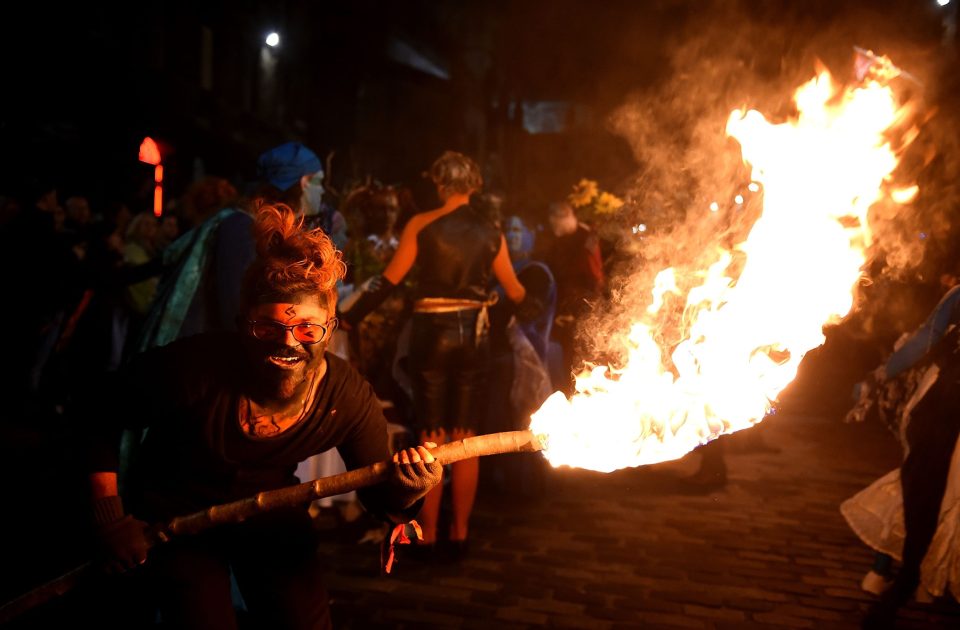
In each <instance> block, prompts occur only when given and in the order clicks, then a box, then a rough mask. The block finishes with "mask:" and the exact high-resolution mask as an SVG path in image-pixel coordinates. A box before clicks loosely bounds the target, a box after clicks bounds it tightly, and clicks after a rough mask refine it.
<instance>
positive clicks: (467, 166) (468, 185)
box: [430, 151, 483, 202]
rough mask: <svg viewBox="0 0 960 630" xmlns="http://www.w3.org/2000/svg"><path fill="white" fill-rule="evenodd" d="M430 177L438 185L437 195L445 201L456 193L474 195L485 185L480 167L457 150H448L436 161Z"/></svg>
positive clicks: (431, 168)
mask: <svg viewBox="0 0 960 630" xmlns="http://www.w3.org/2000/svg"><path fill="white" fill-rule="evenodd" d="M430 179H431V180H432V181H433V184H434V186H436V187H437V196H439V197H440V200H441V201H444V202H445V201H446V200H447V199H449V198H450V197H452V196H454V195H472V194H473V193H475V192H477V191H478V190H480V189H481V188H482V187H483V177H482V176H481V175H480V167H479V166H478V165H477V163H476V162H474V161H473V160H472V159H470V158H469V157H467V156H466V155H464V154H462V153H457V152H456V151H446V152H445V153H444V154H443V155H441V156H440V157H439V158H437V159H436V161H434V163H433V165H432V166H431V167H430Z"/></svg>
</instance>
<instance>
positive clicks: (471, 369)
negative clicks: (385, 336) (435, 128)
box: [342, 151, 542, 560]
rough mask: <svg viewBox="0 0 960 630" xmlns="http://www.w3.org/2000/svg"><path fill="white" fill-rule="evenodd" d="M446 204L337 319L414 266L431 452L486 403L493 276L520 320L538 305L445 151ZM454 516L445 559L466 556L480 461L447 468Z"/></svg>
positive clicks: (427, 531) (476, 172)
mask: <svg viewBox="0 0 960 630" xmlns="http://www.w3.org/2000/svg"><path fill="white" fill-rule="evenodd" d="M430 176H431V178H432V179H433V182H434V184H435V185H436V186H437V196H438V197H439V198H440V199H441V200H442V201H443V205H442V206H441V207H439V208H437V209H436V210H430V211H429V212H423V213H421V214H418V215H416V216H414V217H413V218H412V219H410V222H409V223H407V225H406V227H404V229H403V234H402V235H401V236H400V245H399V247H398V248H397V252H396V254H394V256H393V258H392V259H391V260H390V264H388V265H387V268H386V269H385V270H384V272H383V275H382V276H380V277H379V278H378V281H377V282H374V283H371V286H370V287H369V288H368V289H367V290H366V291H365V292H364V294H363V295H362V296H361V297H360V298H359V299H358V300H357V302H356V303H355V304H354V305H353V307H352V308H350V309H349V310H348V311H347V312H346V313H345V314H344V316H343V317H342V319H343V320H344V321H345V322H346V324H347V325H349V326H353V325H356V324H357V323H358V322H360V321H361V320H362V319H363V318H364V317H365V316H366V315H367V313H369V312H370V311H371V310H373V309H374V308H376V306H377V305H378V304H379V303H380V302H382V301H383V300H384V299H385V298H386V297H387V296H388V295H389V294H390V292H391V291H393V289H394V287H395V286H396V285H398V284H399V283H400V282H401V281H402V280H403V278H404V277H405V276H406V275H407V273H408V272H409V271H410V269H411V268H412V267H413V266H414V264H416V265H417V266H418V267H419V270H420V275H419V284H418V286H417V294H416V301H415V303H414V309H413V310H414V315H413V326H412V331H411V340H410V362H411V371H412V373H413V396H414V401H413V404H414V409H415V411H416V416H417V418H416V421H417V425H418V427H417V428H418V429H419V431H420V435H421V439H422V440H430V441H432V442H436V443H438V444H443V443H445V442H448V441H454V440H459V439H463V438H466V437H470V436H473V435H476V433H477V431H478V429H479V424H480V417H481V416H482V414H483V409H484V406H483V405H484V401H485V398H486V396H487V392H486V384H487V371H488V364H489V342H488V335H487V328H488V325H487V322H488V320H487V307H488V306H489V305H490V304H491V301H490V295H489V292H490V278H491V276H495V277H496V278H497V280H498V281H499V282H500V284H501V285H502V286H503V287H504V290H505V293H506V296H507V297H508V298H509V299H510V300H511V301H512V302H514V303H516V304H518V305H520V308H519V309H518V311H520V312H518V315H523V314H524V313H525V312H527V311H531V312H533V311H537V310H538V309H540V308H542V305H540V304H535V303H534V300H533V299H532V298H530V299H527V292H526V289H525V288H524V287H523V285H522V284H520V282H519V280H517V276H516V274H515V273H514V271H513V266H512V265H511V263H510V254H509V252H508V250H507V244H506V240H505V239H504V236H503V234H502V233H501V232H500V230H499V229H498V228H497V227H496V226H495V225H494V224H493V223H492V222H491V221H490V219H489V218H488V217H486V216H484V215H483V214H482V213H480V212H477V211H476V209H474V208H473V207H471V205H470V203H469V202H470V195H471V194H473V193H474V192H477V191H479V190H480V188H481V187H482V186H483V179H482V177H481V176H480V168H479V166H478V165H477V164H476V163H475V162H474V161H473V160H471V159H470V158H469V157H467V156H465V155H462V154H460V153H456V152H453V151H447V152H446V153H444V154H443V155H441V156H440V157H439V158H438V159H437V160H436V161H435V162H434V163H433V166H432V167H431V169H430ZM452 469H453V470H452V479H451V482H450V486H451V497H452V500H453V501H452V503H453V506H452V507H453V510H452V511H453V517H452V519H451V523H450V530H449V533H448V543H449V548H450V552H451V553H450V558H451V559H454V560H458V559H460V558H462V557H463V555H464V554H465V553H466V548H467V534H468V528H469V520H470V513H471V511H472V509H473V502H474V498H475V496H476V491H477V480H478V476H479V463H478V461H477V458H472V459H469V460H464V461H460V462H457V463H456V464H454V465H453V467H452ZM441 499H442V486H437V488H436V490H434V491H433V492H431V493H430V494H429V495H427V498H426V502H425V504H424V508H423V514H422V515H421V519H422V524H423V538H424V540H423V545H421V546H420V547H414V549H418V551H420V552H426V553H424V554H422V555H426V556H428V557H429V556H430V555H432V553H433V549H434V548H435V544H436V542H437V540H438V533H437V524H438V521H439V515H440V503H441Z"/></svg>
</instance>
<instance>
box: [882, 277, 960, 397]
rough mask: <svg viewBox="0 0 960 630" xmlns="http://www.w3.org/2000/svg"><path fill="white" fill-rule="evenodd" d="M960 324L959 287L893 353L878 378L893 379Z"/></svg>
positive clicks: (945, 296)
mask: <svg viewBox="0 0 960 630" xmlns="http://www.w3.org/2000/svg"><path fill="white" fill-rule="evenodd" d="M957 323H960V287H954V288H953V289H951V290H950V291H949V292H948V293H947V294H946V295H944V296H943V298H942V299H941V300H940V303H939V304H937V306H936V308H934V310H933V312H932V313H930V315H929V316H928V317H927V320H926V321H925V322H924V323H923V325H922V326H921V327H920V328H918V329H917V330H916V332H914V333H913V334H912V335H911V336H910V338H909V339H908V340H907V341H906V342H905V343H904V344H903V345H902V346H900V349H899V350H897V351H896V352H894V353H893V354H892V355H891V356H890V358H889V359H888V360H887V362H886V363H885V364H884V365H883V367H882V368H881V370H880V376H883V377H884V378H893V377H894V376H896V375H897V374H900V373H901V372H904V371H905V370H908V369H909V368H911V367H912V366H914V365H915V364H916V363H917V362H918V361H920V359H922V358H923V357H924V356H925V355H926V354H927V353H928V352H929V351H930V350H931V348H933V347H934V346H935V345H936V344H937V342H939V341H940V340H941V339H943V337H944V335H946V334H947V331H948V329H949V328H950V326H951V325H955V324H957Z"/></svg>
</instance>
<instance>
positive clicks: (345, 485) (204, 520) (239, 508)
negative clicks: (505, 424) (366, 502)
mask: <svg viewBox="0 0 960 630" xmlns="http://www.w3.org/2000/svg"><path fill="white" fill-rule="evenodd" d="M543 448H544V445H543V443H542V441H541V439H540V438H539V437H538V436H536V435H534V434H533V432H531V431H504V432H502V433H490V434H487V435H478V436H476V437H470V438H466V439H464V440H458V441H456V442H449V443H447V444H442V445H440V446H438V447H436V448H434V449H430V453H431V454H432V455H433V456H434V457H435V458H436V459H437V461H439V462H440V463H441V464H443V465H447V464H452V463H454V462H459V461H461V460H464V459H471V458H473V457H483V456H486V455H500V454H502V453H532V452H536V451H540V450H543ZM393 466H394V464H393V461H389V460H388V461H383V462H377V463H375V464H371V465H369V466H366V467H364V468H357V469H356V470H350V471H347V472H345V473H341V474H339V475H333V476H332V477H323V478H321V479H316V480H314V481H309V482H307V483H301V484H300V485H297V486H290V487H289V488H281V489H279V490H269V491H267V492H261V493H259V494H257V495H255V496H252V497H249V498H247V499H241V500H240V501H234V502H232V503H224V504H222V505H215V506H213V507H210V508H207V509H206V510H202V511H200V512H194V513H193V514H188V515H186V516H178V517H176V518H174V519H173V520H171V521H170V522H168V523H166V524H164V525H160V526H154V527H152V528H151V534H152V535H151V538H152V539H153V544H155V543H157V542H166V541H168V540H171V539H172V538H174V537H176V536H185V535H188V534H196V533H199V532H202V531H204V530H206V529H210V528H211V527H214V526H216V525H222V524H226V523H240V522H242V521H244V520H246V519H248V518H250V517H251V516H255V515H257V514H262V513H264V512H269V511H270V510H275V509H277V508H280V507H287V506H295V505H303V504H305V503H309V502H310V501H313V500H315V499H322V498H324V497H332V496H335V495H338V494H343V493H345V492H350V491H352V490H359V489H360V488H366V487H368V486H372V485H376V484H378V483H382V482H384V481H386V480H387V479H388V478H389V477H390V473H391V471H392V470H393ZM92 571H93V564H92V563H89V562H88V563H87V564H84V565H82V566H79V567H77V568H75V569H73V570H71V571H69V572H67V573H65V574H63V575H61V576H60V577H59V578H56V579H54V580H51V581H50V582H47V583H46V584H44V585H42V586H39V587H37V588H35V589H33V590H32V591H30V592H28V593H26V594H24V595H21V596H20V597H18V598H17V599H15V600H13V601H10V602H8V603H6V604H4V605H3V606H0V624H6V623H9V622H10V621H12V620H13V619H15V618H16V617H18V616H19V615H22V614H23V613H25V612H27V611H28V610H31V609H33V608H35V607H37V606H39V605H40V604H42V603H44V602H46V601H49V600H50V599H52V598H54V597H56V596H59V595H63V594H65V593H67V592H68V591H70V590H71V589H72V588H73V587H74V586H76V584H77V583H78V582H79V581H80V580H82V579H84V578H85V577H86V576H87V575H88V574H90V573H91V572H92Z"/></svg>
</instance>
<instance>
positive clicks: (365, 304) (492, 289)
mask: <svg viewBox="0 0 960 630" xmlns="http://www.w3.org/2000/svg"><path fill="white" fill-rule="evenodd" d="M256 166H257V173H258V181H257V183H256V184H255V185H253V186H249V185H248V186H247V187H246V188H244V187H243V186H241V185H239V184H238V185H234V183H232V182H230V181H228V180H226V179H224V178H220V177H214V176H207V177H204V178H202V179H200V180H198V181H196V182H194V183H193V184H192V185H191V186H190V187H189V189H187V190H186V191H184V192H183V194H182V195H180V196H179V197H177V198H174V199H173V200H172V201H169V202H168V203H167V205H166V207H165V208H164V209H163V212H162V214H161V216H156V215H155V214H154V212H153V210H152V209H147V208H146V207H141V206H140V205H138V204H137V203H136V202H119V201H117V202H109V203H106V202H105V203H102V204H101V203H99V202H94V201H93V200H91V199H88V198H87V197H85V196H83V194H82V191H78V192H76V193H74V192H73V191H71V196H69V197H67V198H66V199H64V198H62V196H61V190H60V189H59V188H58V185H57V182H56V181H52V180H46V181H38V182H36V185H35V186H34V187H33V188H32V189H31V190H30V191H29V192H28V193H27V194H25V195H20V196H18V197H15V196H4V197H2V215H0V220H2V225H0V256H2V257H3V269H4V273H5V276H6V278H7V282H6V288H7V295H8V296H15V298H14V299H15V302H9V303H8V305H7V306H6V307H5V308H4V309H0V312H2V317H3V318H4V324H5V326H4V327H3V330H6V331H8V332H10V333H11V334H9V336H8V340H9V350H10V354H9V357H10V358H11V360H10V361H9V363H8V365H9V366H11V371H10V372H8V373H9V374H10V376H9V377H8V378H7V379H6V380H5V384H4V390H5V391H4V395H5V400H6V403H7V413H6V414H5V417H6V420H7V422H8V423H9V424H11V425H16V426H19V427H20V428H21V430H22V431H23V435H15V436H14V439H15V440H16V439H20V438H21V437H22V438H24V441H25V442H27V443H32V444H36V445H37V450H36V451H31V450H29V449H28V450H27V451H24V462H26V461H27V459H28V458H29V457H34V458H35V457H36V455H37V452H46V453H48V454H49V457H50V458H51V466H50V468H51V470H52V471H56V472H53V473H51V474H58V473H59V472H63V470H64V468H63V467H65V466H72V465H74V464H77V465H79V464H78V463H77V462H74V461H69V462H68V460H70V457H68V458H66V459H65V460H61V461H53V460H57V459H58V458H60V457H61V454H62V452H61V451H57V450H56V449H55V448H54V447H49V446H46V445H44V444H43V442H44V432H45V431H48V430H50V431H53V432H58V431H62V432H64V434H65V435H67V436H73V437H76V436H79V435H83V434H86V433H88V432H90V431H95V430H96V427H94V426H88V427H80V426H78V423H77V421H76V418H75V416H74V408H75V407H76V406H78V405H79V404H80V403H78V401H80V400H83V399H84V396H85V395H86V394H87V393H88V392H89V391H93V390H94V389H95V388H96V387H97V384H98V383H99V382H100V381H101V380H102V378H103V377H104V375H106V374H108V373H112V372H114V371H117V370H118V369H120V368H122V366H125V365H127V364H129V363H130V362H131V361H132V360H133V359H134V358H136V357H138V356H140V355H141V354H142V353H144V352H145V351H147V350H149V349H151V348H155V347H162V346H166V345H167V344H170V343H172V342H174V341H176V340H178V339H183V338H187V337H191V336H193V335H196V334H199V333H209V332H217V331H232V330H237V329H238V328H239V329H242V328H243V326H244V322H242V321H241V319H242V318H241V289H242V284H243V278H244V273H245V271H246V269H247V268H248V266H249V265H250V263H251V261H253V260H254V259H255V257H256V256H257V255H258V254H257V243H256V242H255V240H254V237H253V229H252V228H253V225H254V217H255V215H256V213H257V211H258V209H259V208H261V207H263V206H264V205H265V204H273V205H276V204H281V205H283V206H286V207H289V208H290V209H291V210H292V211H293V212H294V213H295V214H296V216H297V217H298V219H299V220H301V221H302V228H301V229H304V230H310V229H316V228H319V229H321V230H322V231H323V232H324V233H325V234H327V235H329V237H330V239H331V241H332V243H333V244H334V245H335V246H336V248H337V249H338V250H339V251H340V252H341V253H342V256H343V260H344V262H345V263H346V275H345V276H344V277H343V278H342V279H341V280H339V281H338V283H337V287H336V289H337V293H338V294H339V305H338V312H339V315H340V319H341V322H343V323H342V324H341V325H340V327H339V329H336V330H335V332H333V335H332V340H331V341H330V345H329V347H328V350H329V351H330V352H332V353H334V354H336V355H339V356H340V357H341V358H343V359H346V360H348V361H349V362H350V363H351V364H352V365H353V366H354V367H355V368H356V369H357V370H358V371H359V372H360V373H361V374H362V375H363V376H364V377H365V378H366V379H367V380H368V381H369V382H370V383H371V384H372V386H373V388H374V392H375V394H376V397H377V399H378V401H379V404H380V406H381V408H382V409H383V411H384V414H385V415H386V417H387V418H388V420H389V423H390V424H389V426H390V435H391V439H392V441H393V444H392V446H393V447H394V448H395V449H399V448H401V447H405V446H412V445H413V444H415V443H420V441H422V440H423V439H426V440H429V441H431V442H437V443H443V442H444V441H449V440H455V439H459V438H462V437H467V436H469V435H476V434H479V433H484V432H491V431H501V430H511V429H519V428H525V425H526V418H527V417H528V416H529V413H530V412H532V411H533V410H535V409H536V408H537V407H538V406H539V405H540V404H541V403H542V402H543V400H544V399H545V398H546V397H547V396H548V395H549V394H550V393H552V392H553V391H555V390H556V389H561V390H565V391H568V392H569V391H571V390H572V379H571V376H570V375H571V373H572V372H573V369H574V367H575V362H576V361H577V359H578V357H577V349H576V345H575V335H574V333H573V331H574V328H575V323H576V320H577V318H578V317H579V316H580V315H581V314H582V313H584V312H585V311H586V310H587V309H588V308H589V307H590V303H592V302H595V301H596V300H598V299H600V298H601V296H602V295H603V292H604V290H605V279H604V269H603V261H602V259H601V254H600V245H599V242H598V240H597V238H596V236H595V235H594V233H593V232H592V231H591V228H590V226H588V225H585V224H583V223H581V222H579V221H578V220H577V217H576V215H575V213H574V210H573V208H572V207H571V206H570V205H569V204H567V203H566V202H563V201H558V202H557V203H555V204H553V205H552V206H551V207H550V208H549V211H548V212H547V213H546V214H548V215H549V223H548V224H547V225H546V226H542V225H538V224H537V222H536V221H535V220H531V218H530V217H531V216H534V213H531V212H527V213H525V212H522V211H521V209H519V208H513V207H512V206H511V204H510V201H509V200H507V199H505V198H504V195H503V194H502V193H500V192H498V191H492V190H487V189H486V188H485V187H484V184H483V180H482V176H481V174H480V167H479V166H478V165H477V164H476V162H474V161H473V160H472V159H470V158H469V157H467V156H465V155H462V154H459V153H455V152H447V153H445V154H444V155H443V156H441V157H440V158H439V159H438V161H437V163H435V164H434V166H433V168H432V169H431V170H430V177H431V178H432V180H433V183H434V184H435V186H436V190H437V199H436V200H435V202H432V203H435V205H431V206H428V207H425V208H419V207H417V205H416V203H415V202H414V197H413V194H412V193H411V188H410V187H409V186H406V185H404V183H395V184H386V183H382V182H380V181H378V180H377V179H376V178H375V177H374V176H371V177H367V178H365V179H364V180H362V181H359V182H356V183H355V184H353V185H350V186H347V187H345V189H344V190H342V191H339V192H336V191H334V189H333V188H332V187H331V185H330V183H329V182H328V180H327V177H326V175H325V173H324V168H323V165H322V164H321V161H320V160H319V158H318V157H317V155H316V154H315V153H314V152H313V151H312V150H311V149H309V148H308V147H306V146H304V145H303V144H301V143H299V142H288V143H285V144H282V145H279V146H277V147H274V148H272V149H270V150H268V151H265V152H264V153H263V154H262V155H261V156H260V158H259V159H258V161H257V165H256ZM240 190H244V191H245V192H240ZM425 203H431V202H425ZM507 212H509V213H507ZM479 235H482V238H480V236H479ZM371 296H375V298H376V299H375V300H374V302H371ZM498 297H499V299H498ZM451 318H452V319H451ZM346 322H350V324H347V323H346ZM451 326H452V327H451ZM468 394H469V395H468ZM451 410H459V411H451ZM92 418H93V416H91V415H89V414H88V415H86V416H85V417H84V422H96V420H95V419H92ZM51 427H52V428H51ZM142 437H143V436H142V435H132V434H128V435H125V436H124V441H123V449H122V451H121V465H120V476H119V478H120V487H121V490H122V488H123V485H124V482H125V477H124V475H125V472H126V470H127V466H128V465H129V461H130V460H133V459H135V458H136V457H137V456H138V448H139V444H140V442H141V439H142ZM418 438H421V439H419V440H418ZM68 439H72V437H71V438H68ZM45 449H46V450H45ZM28 452H29V455H28V454H27V453H28ZM8 463H9V462H8ZM10 465H11V466H16V464H12V463H11V464H10ZM454 468H456V470H451V471H450V472H451V473H452V474H450V475H448V477H449V479H450V481H449V482H448V484H445V485H449V486H450V489H449V490H448V492H447V493H443V487H442V486H441V487H440V488H438V489H437V491H436V492H433V493H431V494H430V495H428V497H427V501H426V508H425V510H424V514H423V515H422V516H421V520H422V521H423V525H424V534H425V540H424V541H423V542H424V544H423V545H421V546H420V549H421V550H424V549H426V550H428V552H427V553H426V554H421V555H422V556H423V558H422V559H423V560H426V561H429V562H439V561H456V560H458V559H459V558H462V557H463V555H464V554H465V553H466V549H467V540H468V524H469V517H470V511H471V508H472V504H473V499H474V496H475V494H476V490H477V485H478V479H479V468H478V463H477V461H476V460H473V461H472V462H461V463H459V464H457V465H455V466H454ZM340 470H343V462H342V461H340V460H339V458H338V457H337V456H336V455H334V454H333V452H332V451H331V452H330V453H324V454H320V455H318V456H316V457H314V458H311V459H310V460H306V461H304V462H302V463H301V467H300V469H299V474H300V476H301V477H302V478H303V480H304V481H306V480H308V479H310V478H314V477H316V476H323V475H329V474H332V473H335V472H338V471H340ZM492 479H493V480H494V481H495V482H496V479H497V477H496V473H495V472H494V473H493V477H492ZM502 482H503V480H502V477H501V478H500V483H502ZM25 488H28V489H27V490H24V492H25V493H30V492H32V490H31V489H29V488H31V486H30V485H29V484H26V485H25ZM517 488H520V489H522V488H523V484H521V485H520V486H517ZM505 489H507V488H505ZM511 489H512V488H511ZM444 497H445V498H444ZM339 499H341V500H342V501H340V502H339V503H338V504H337V505H338V506H339V507H340V517H341V518H342V519H344V524H346V521H348V520H351V519H356V518H357V514H358V513H359V510H357V509H356V508H355V507H353V506H354V505H355V501H356V496H355V495H347V496H343V497H339ZM445 500H447V501H451V502H452V508H451V509H452V512H453V515H452V516H451V517H450V519H449V522H445V521H444V518H445V517H444V514H445V512H443V513H441V501H445ZM27 502H28V503H29V501H27ZM322 505H324V506H330V505H332V504H331V502H330V501H326V502H324V503H323V504H322ZM315 507H316V506H315ZM365 526H367V527H373V525H371V523H366V525H365ZM27 527H28V526H25V529H26V528H27ZM81 529H82V528H81ZM39 531H40V530H36V532H35V533H36V535H37V536H40V535H41V534H40V533H38V532H39ZM24 533H25V535H26V532H24ZM363 533H364V537H365V538H366V539H368V540H370V539H372V540H378V535H377V533H375V534H374V535H373V536H371V535H370V530H369V529H368V530H366V531H364V532H363ZM385 534H386V530H385V528H381V529H380V530H379V537H382V536H383V535H385ZM64 544H65V543H64ZM24 548H26V546H25V547H24ZM23 553H27V552H26V551H24V552H23ZM66 557H70V555H69V554H66ZM14 561H15V562H16V558H14ZM23 564H29V562H25V563H23ZM47 575H48V574H47ZM22 577H23V580H24V582H23V583H18V584H13V585H8V590H4V593H9V594H13V593H15V592H17V590H22V589H23V588H24V587H25V586H27V585H29V584H30V583H31V580H32V581H36V579H37V576H36V575H31V574H30V573H29V572H27V573H26V574H25V575H23V576H22Z"/></svg>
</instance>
